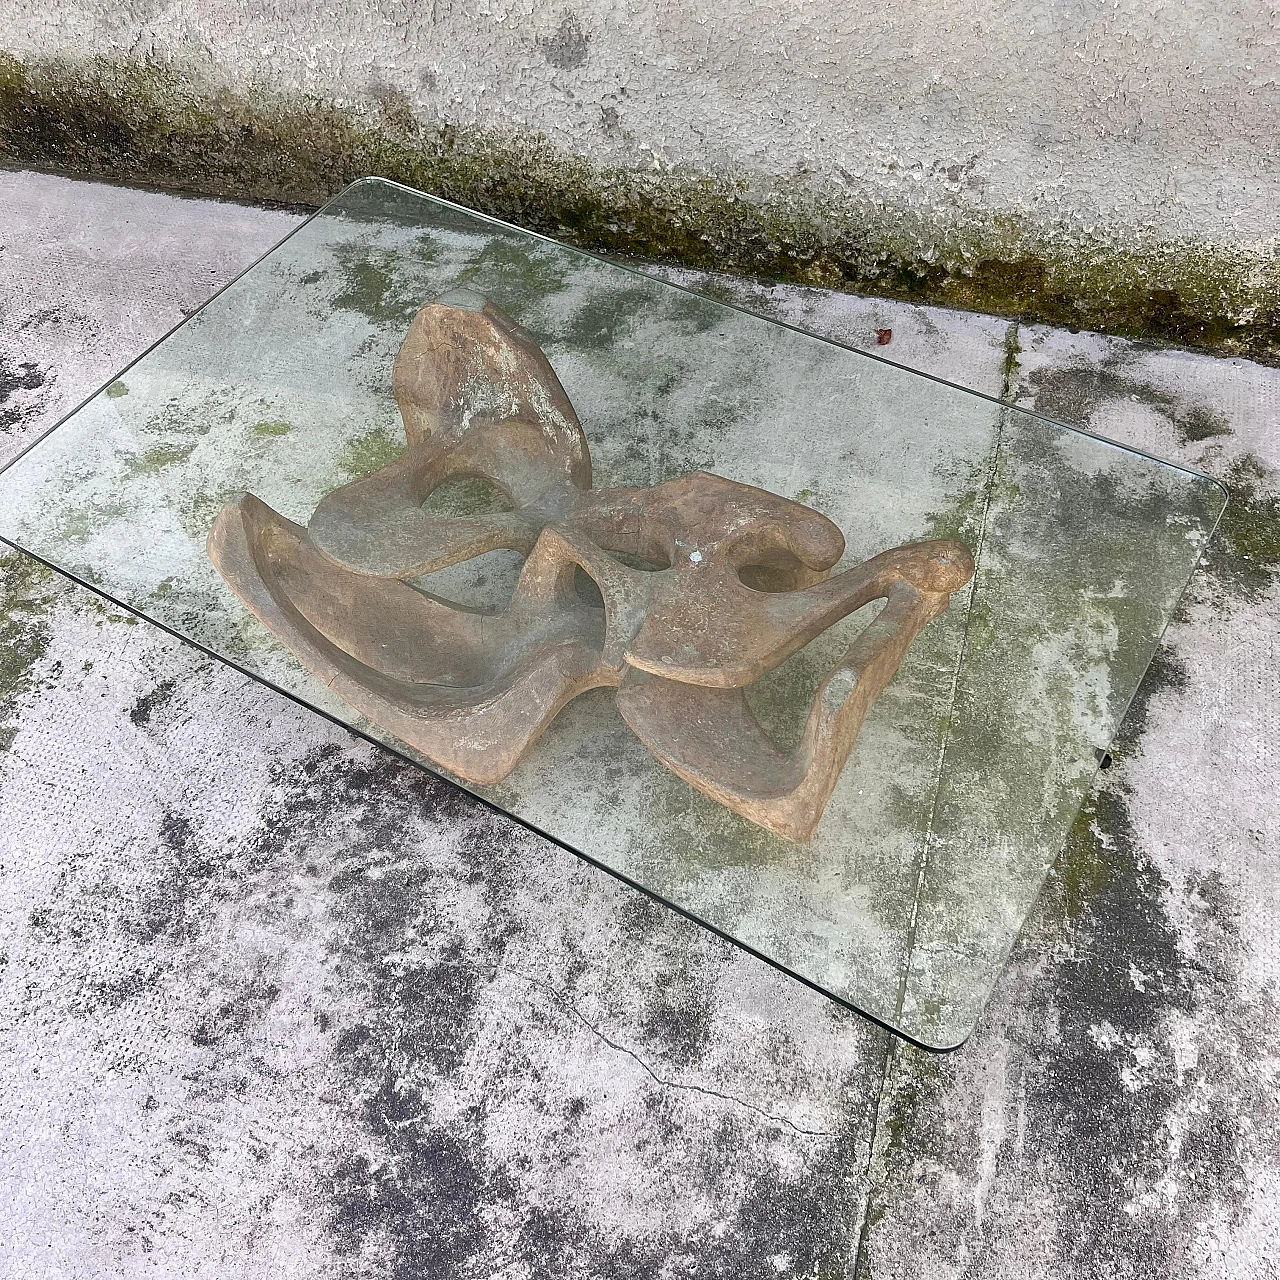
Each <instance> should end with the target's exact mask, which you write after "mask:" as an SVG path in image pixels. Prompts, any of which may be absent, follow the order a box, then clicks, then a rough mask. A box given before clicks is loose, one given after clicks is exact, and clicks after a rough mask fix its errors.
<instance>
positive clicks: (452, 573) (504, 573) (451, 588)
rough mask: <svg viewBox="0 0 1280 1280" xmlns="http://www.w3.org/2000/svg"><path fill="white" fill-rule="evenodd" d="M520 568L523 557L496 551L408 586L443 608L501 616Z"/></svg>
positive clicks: (415, 579) (440, 571)
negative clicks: (451, 607)
mask: <svg viewBox="0 0 1280 1280" xmlns="http://www.w3.org/2000/svg"><path fill="white" fill-rule="evenodd" d="M523 568H524V556H522V555H521V554H520V553H519V552H518V551H508V550H507V549H506V548H505V547H500V548H498V550H496V551H486V552H485V553H484V555H482V556H476V557H474V558H473V559H471V560H463V561H462V563H461V564H452V565H450V566H449V567H448V568H447V569H438V570H436V572H435V573H424V574H423V575H422V576H421V577H418V578H410V579H409V585H410V586H411V587H415V588H416V589H417V590H419V591H422V592H424V593H425V594H426V595H430V596H435V597H436V599H438V600H443V601H445V603H446V604H453V605H457V606H459V607H460V608H463V609H471V610H473V611H475V612H478V613H501V612H502V611H503V610H504V609H505V608H506V607H507V605H509V604H510V603H511V597H512V595H513V594H514V593H515V589H516V583H517V582H518V581H519V579H520V570H521V569H523Z"/></svg>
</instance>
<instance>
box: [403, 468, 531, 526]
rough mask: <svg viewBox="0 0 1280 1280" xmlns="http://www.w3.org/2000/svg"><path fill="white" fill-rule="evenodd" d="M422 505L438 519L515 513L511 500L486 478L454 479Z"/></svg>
mask: <svg viewBox="0 0 1280 1280" xmlns="http://www.w3.org/2000/svg"><path fill="white" fill-rule="evenodd" d="M422 505H423V508H424V509H425V510H427V511H431V512H433V513H434V514H435V515H438V516H490V515H495V514H496V513H498V512H500V511H514V510H515V508H514V507H513V506H512V504H511V499H510V498H508V497H507V495H506V494H505V493H504V492H503V491H502V489H501V488H499V487H498V485H496V484H494V482H493V481H492V480H490V479H488V478H487V477H485V476H450V477H449V478H448V479H447V480H441V481H440V483H439V484H438V485H436V487H435V488H434V489H432V491H431V492H430V494H428V496H427V499H426V501H425V502H424V503H423V504H422Z"/></svg>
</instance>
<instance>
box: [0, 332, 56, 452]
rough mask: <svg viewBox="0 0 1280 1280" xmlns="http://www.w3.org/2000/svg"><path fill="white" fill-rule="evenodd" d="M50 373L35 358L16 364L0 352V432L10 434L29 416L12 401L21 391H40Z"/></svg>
mask: <svg viewBox="0 0 1280 1280" xmlns="http://www.w3.org/2000/svg"><path fill="white" fill-rule="evenodd" d="M47 377H48V375H47V374H46V372H45V371H44V370H43V369H41V368H40V366H39V365H37V364H36V363H35V361H34V360H20V361H18V362H17V363H16V364H15V363H14V362H13V361H12V360H10V359H9V357H8V356H7V355H5V354H3V353H2V352H0V432H3V433H4V434H6V435H7V434H8V433H9V432H11V431H12V430H13V429H14V427H16V426H18V425H19V424H20V423H21V422H22V420H23V419H24V418H25V417H26V416H27V415H26V411H25V410H23V409H22V408H20V407H19V405H17V404H14V403H11V401H12V400H13V399H14V395H15V393H16V392H19V391H38V390H39V389H40V388H41V387H43V386H44V385H45V382H46V379H47Z"/></svg>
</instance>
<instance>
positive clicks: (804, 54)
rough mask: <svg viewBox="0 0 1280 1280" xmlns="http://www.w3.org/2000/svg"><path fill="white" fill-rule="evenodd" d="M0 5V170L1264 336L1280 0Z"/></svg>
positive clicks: (1272, 283) (1177, 334) (1275, 248)
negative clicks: (72, 173)
mask: <svg viewBox="0 0 1280 1280" xmlns="http://www.w3.org/2000/svg"><path fill="white" fill-rule="evenodd" d="M7 7H9V8H11V9H13V8H15V6H14V3H13V0H10V3H9V6H7ZM14 19H15V20H12V21H10V22H8V23H6V24H5V26H4V29H3V31H0V50H6V51H7V52H8V53H9V54H10V55H11V56H12V58H13V59H14V60H15V61H14V62H12V63H11V64H10V65H9V66H8V69H7V70H5V71H4V72H3V74H2V75H0V81H3V84H0V90H2V91H3V92H0V139H2V141H0V156H3V157H7V158H8V160H9V162H10V163H19V164H32V165H37V166H44V167H70V168H77V169H82V170H90V171H93V172H99V173H106V174H108V175H111V174H113V172H114V173H115V174H116V176H123V177H127V178H132V179H134V180H139V179H142V180H153V181H157V182H163V183H168V184H173V183H177V184H179V185H185V186H193V187H198V188H201V189H204V190H213V191H214V192H215V193H224V194H226V193H230V194H251V195H258V196H262V195H276V196H278V197H280V198H284V199H290V198H293V199H297V198H302V199H318V198H319V197H320V196H321V195H322V194H323V190H324V184H325V181H326V180H328V181H330V182H333V181H337V180H339V179H340V178H344V177H346V176H350V174H351V173H352V172H354V171H356V170H358V169H359V167H360V166H361V165H364V166H365V167H369V166H372V167H375V168H377V169H378V170H379V171H382V172H390V173H391V174H392V175H393V176H402V177H405V178H407V179H409V180H416V181H419V182H422V183H424V185H434V186H435V187H436V188H437V189H451V190H452V191H453V193H454V194H456V195H459V196H461V197H463V198H466V199H467V200H468V202H470V203H480V204H485V203H486V202H487V203H488V206H489V207H490V208H492V209H494V211H495V212H500V213H504V214H506V215H507V216H512V217H516V218H518V219H520V220H523V221H526V222H531V223H534V224H536V225H540V226H542V227H544V228H546V229H550V230H553V231H556V230H560V231H561V233H562V234H563V233H564V231H565V229H567V230H568V231H569V232H570V233H576V234H577V236H578V238H579V239H580V240H582V241H583V242H584V243H588V244H591V245H593V246H594V247H600V248H605V249H613V250H615V251H623V252H626V251H632V252H642V253H647V254H649V255H650V256H656V257H664V258H667V259H669V260H674V261H684V262H686V263H688V262H693V264H694V265H708V266H729V267H731V268H737V269H740V270H746V271H757V272H767V273H769V274H773V275H778V276H784V277H789V278H792V279H808V280H810V281H812V282H814V283H824V284H837V285H844V286H846V287H854V288H860V289H868V290H873V291H880V292H887V293H899V294H914V295H916V296H922V297H931V298H933V299H935V300H938V301H946V302H952V303H958V304H960V305H970V306H976V307H983V308H986V309H990V310H998V311H1005V312H1016V313H1019V314H1024V315H1032V316H1037V317H1039V318H1045V319H1054V320H1057V321H1059V322H1069V321H1070V320H1071V319H1072V317H1073V314H1074V315H1076V316H1077V317H1078V318H1080V319H1082V321H1083V322H1084V323H1086V324H1090V325H1097V326H1099V327H1104V328H1110V329H1114V330H1118V331H1125V332H1136V333H1151V334H1154V335H1156V336H1169V337H1173V338H1178V339H1181V340H1183V341H1193V342H1196V341H1198V342H1202V343H1206V344H1209V345H1213V344H1218V345H1224V344H1225V345H1228V346H1230V345H1232V344H1235V345H1237V346H1239V347H1243V348H1244V349H1249V350H1251V351H1252V352H1253V353H1254V354H1260V353H1261V354H1264V355H1265V354H1266V349H1268V348H1269V349H1270V350H1271V351H1274V350H1275V349H1276V346H1277V333H1278V332H1280V319H1278V318H1277V317H1278V316H1280V309H1278V308H1277V303H1276V294H1277V282H1278V281H1280V266H1278V265H1277V263H1278V261H1280V259H1278V255H1280V236H1278V235H1277V232H1278V231H1280V215H1278V214H1277V210H1280V141H1278V139H1280V20H1278V17H1277V10H1276V8H1275V6H1274V5H1273V4H1272V3H1269V2H1268V0H1232V2H1231V3H1229V4H1228V5H1226V6H1221V5H1218V4H1216V3H1212V2H1211V0H1177V2H1176V3H1175V2H1174V0H1155V2H1154V3H1153V2H1152V0H1066V2H1065V3H1064V2H1061V0H1001V2H1000V3H996V2H995V0H958V2H957V0H946V2H944V3H941V4H939V3H932V2H930V0H897V2H896V3H893V4H883V3H876V0H846V2H845V3H841V4H834V3H830V2H829V0H828V2H826V3H814V2H813V0H715V2H714V3H713V0H688V2H687V3H680V4H676V3H671V2H670V0H569V2H568V3H564V4H559V5H534V4H532V3H530V0H367V2H364V3H355V4H347V5H333V6H327V7H324V8H321V7H320V6H317V5H315V4H313V3H310V2H309V0H267V3H253V2H251V0H170V2H169V3H159V2H158V0H138V2H137V3H134V4H132V5H129V6H122V5H119V4H116V3H111V2H109V0H54V2H53V3H50V0H18V2H17V4H16V12H15V15H14ZM144 100H145V102H144ZM215 103H216V104H219V105H218V106H217V107H216V109H215V108H213V107H211V106H210V104H215ZM69 104H70V105H69ZM104 104H105V105H104ZM140 104H142V105H140ZM193 111H196V112H197V114H198V113H199V112H200V111H203V112H204V116H205V117H206V118H210V119H211V118H215V117H216V118H217V119H219V120H222V119H223V117H225V116H227V114H228V113H229V114H230V116H231V117H233V118H234V121H235V127H234V128H227V127H222V126H218V127H207V126H203V125H201V124H200V123H199V122H195V123H193V121H192V118H191V117H192V112H193ZM101 112H105V113H106V115H107V116H108V117H109V119H108V120H107V121H106V123H104V122H103V121H102V120H100V119H99V118H98V115H99V113H101ZM139 112H141V114H142V115H143V116H145V127H144V125H143V124H142V123H140V122H139V119H138V116H139ZM283 117H288V120H289V124H288V126H287V127H285V126H282V125H281V124H280V121H281V119H282V118H283ZM246 128H247V129H248V130H249V133H250V134H251V135H252V137H251V138H250V139H249V140H248V141H243V139H242V142H241V144H240V152H241V153H242V154H239V158H236V157H235V156H230V157H229V156H228V154H227V152H228V148H229V147H230V148H232V149H234V145H233V144H234V138H235V136H236V135H237V133H239V134H241V135H242V134H243V132H244V130H245V129H246ZM77 129H78V130H79V137H78V138H77V137H76V136H75V135H76V131H77ZM282 130H283V132H284V133H285V134H288V135H291V136H290V137H289V138H286V139H283V140H282V138H281V136H280V135H281V133H282ZM319 131H323V132H324V134H325V137H324V138H323V139H322V140H320V139H317V137H316V133H317V132H319ZM442 131H443V132H442ZM158 133H160V134H165V135H166V136H168V137H169V138H170V143H169V146H168V149H167V151H166V148H165V147H164V146H163V145H161V144H160V143H158V142H157V141H156V135H157V134H158ZM98 134H101V135H102V136H101V137H99V136H97V135H98ZM175 134H176V135H180V136H181V137H182V138H183V139H185V140H186V142H185V144H184V145H186V146H187V148H188V151H189V152H190V153H191V155H190V160H189V163H187V164H186V165H185V166H184V164H183V162H182V157H181V156H180V155H175V154H173V151H174V144H173V142H172V138H173V136H174V135H175ZM339 135H341V136H342V138H345V139H346V140H345V141H343V140H342V138H340V137H339ZM442 139H443V143H442ZM254 147H256V148H257V150H258V160H257V161H256V162H255V160H254V158H253V156H252V155H249V154H247V153H248V152H251V151H252V150H253V148H254ZM272 148H274V150H273V149H272ZM442 148H443V151H444V152H445V153H447V154H446V155H445V156H444V158H443V159H442V158H441V153H442ZM211 150H212V151H214V152H216V153H217V154H216V156H211V155H210V154H209V153H210V151H211ZM159 152H164V153H165V154H164V156H162V157H161V158H157V155H158V153H159ZM268 152H269V153H270V155H271V157H272V159H271V161H270V163H265V164H264V163H263V162H262V159H261V157H262V155H263V154H266V153H268ZM142 153H145V154H142ZM321 153H323V154H324V155H325V156H326V157H329V156H334V155H336V156H337V157H338V159H337V161H335V163H333V164H330V165H326V166H321V167H320V169H319V171H318V172H317V171H316V170H317V161H316V159H315V157H316V156H317V155H319V154H321ZM534 155H536V156H537V157H538V164H537V170H538V172H537V174H536V175H533V176H531V175H530V174H529V173H528V172H527V170H526V169H522V165H528V163H529V158H530V156H534ZM415 156H416V157H418V158H419V159H421V158H422V157H426V158H427V159H426V161H424V162H423V163H425V164H426V167H425V169H424V168H423V165H422V164H418V165H417V167H416V168H415V162H414V158H415ZM464 161H465V168H466V175H465V177H464V176H462V175H461V172H460V170H461V168H462V167H464ZM308 166H310V168H309V169H308V174H309V177H308V179H307V180H306V181H304V180H301V179H300V178H299V177H298V172H299V170H300V169H306V168H307V167H308ZM477 169H480V170H483V171H484V172H483V176H477V173H476V170H477ZM250 171H252V172H253V174H254V176H253V177H252V179H250V178H249V177H247V176H246V175H247V174H249V173H250ZM272 173H274V174H275V178H274V189H273V179H272V177H271V174H272ZM450 183H453V186H452V188H450ZM308 184H310V185H308ZM522 186H523V187H525V188H526V189H527V199H526V201H525V206H526V207H523V208H522V207H521V206H522V202H521V197H520V195H519V190H520V188H521V187H522ZM655 206H657V207H659V208H660V209H661V210H662V214H661V216H660V217H658V216H657V215H655V213H654V212H653V210H654V207H655ZM735 206H737V207H735ZM602 211H603V212H602ZM557 222H559V224H560V226H559V227H557V226H556V223H557ZM611 228H612V229H611ZM699 246H710V249H709V250H708V252H707V253H704V254H701V256H700V249H699ZM695 260H697V261H695ZM1197 323H1198V324H1199V328H1197Z"/></svg>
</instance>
